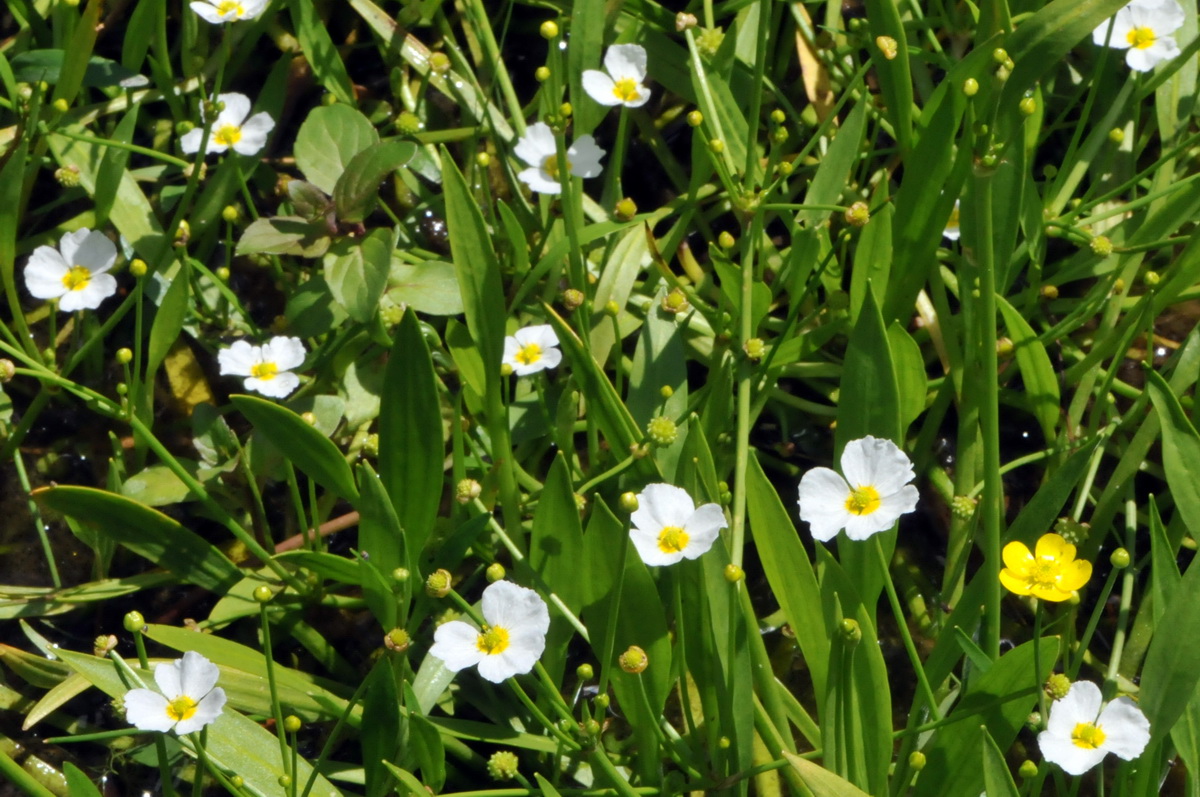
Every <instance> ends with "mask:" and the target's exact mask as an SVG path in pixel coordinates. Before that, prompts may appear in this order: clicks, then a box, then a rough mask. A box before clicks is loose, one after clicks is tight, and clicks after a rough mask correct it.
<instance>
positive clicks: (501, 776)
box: [487, 23, 553, 780]
mask: <svg viewBox="0 0 1200 797" xmlns="http://www.w3.org/2000/svg"><path fill="white" fill-rule="evenodd" d="M551 24H553V23H551ZM543 27H545V26H543ZM518 763H519V761H518V760H517V754H516V753H514V752H513V751H511V750H497V751H496V752H494V753H492V757H491V758H489V759H488V762H487V771H488V775H490V776H491V778H492V780H512V779H513V778H515V777H516V776H517V764H518Z"/></svg>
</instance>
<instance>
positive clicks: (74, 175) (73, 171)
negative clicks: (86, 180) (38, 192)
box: [54, 165, 79, 188]
mask: <svg viewBox="0 0 1200 797" xmlns="http://www.w3.org/2000/svg"><path fill="white" fill-rule="evenodd" d="M54 179H55V180H57V181H58V184H59V185H61V186H62V187H63V188H74V187H76V186H77V185H79V167H78V166H74V165H72V166H63V167H62V168H59V169H55V170H54Z"/></svg>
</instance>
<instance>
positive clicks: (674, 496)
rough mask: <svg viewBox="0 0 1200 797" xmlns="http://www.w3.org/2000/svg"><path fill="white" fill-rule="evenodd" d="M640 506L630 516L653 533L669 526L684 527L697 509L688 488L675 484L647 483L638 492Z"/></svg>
mask: <svg viewBox="0 0 1200 797" xmlns="http://www.w3.org/2000/svg"><path fill="white" fill-rule="evenodd" d="M637 499H638V508H637V509H636V510H635V511H634V513H633V514H632V515H631V516H630V520H631V521H632V522H633V525H635V526H637V527H638V528H640V529H642V530H643V531H645V532H647V533H649V534H653V535H654V538H655V539H656V540H657V539H658V535H659V533H661V532H662V530H663V529H664V528H665V527H667V526H675V527H676V528H683V527H684V525H685V524H686V523H687V522H688V519H689V518H690V517H691V516H692V513H693V512H695V511H696V504H695V502H694V501H692V497H691V496H690V495H688V493H687V490H685V489H683V488H682V487H676V486H675V485H673V484H647V485H646V486H645V487H644V488H643V489H642V491H641V492H640V493H638V497H637Z"/></svg>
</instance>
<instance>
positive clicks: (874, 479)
mask: <svg viewBox="0 0 1200 797" xmlns="http://www.w3.org/2000/svg"><path fill="white" fill-rule="evenodd" d="M842 475H843V476H845V477H846V481H847V482H849V484H850V486H851V487H859V486H868V485H869V486H871V487H874V488H875V489H876V490H877V491H878V492H879V494H880V495H881V496H884V495H891V494H892V493H895V492H898V491H899V490H900V488H901V487H903V486H904V485H905V484H908V483H909V482H910V481H912V480H913V478H914V477H915V474H914V473H913V468H912V460H910V459H909V458H908V456H907V455H906V454H905V453H904V452H903V451H901V450H900V448H899V446H897V445H896V444H895V443H893V442H892V441H891V440H887V439H883V438H878V437H870V436H868V437H864V438H862V439H859V440H851V441H850V442H849V443H847V444H846V450H845V451H843V452H842Z"/></svg>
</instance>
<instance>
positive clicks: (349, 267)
mask: <svg viewBox="0 0 1200 797" xmlns="http://www.w3.org/2000/svg"><path fill="white" fill-rule="evenodd" d="M322 262H323V263H324V266H325V281H326V282H327V283H328V284H329V291H330V293H332V294H333V298H334V300H335V301H336V302H337V303H338V304H340V305H341V306H342V307H343V308H345V310H346V313H347V315H349V316H350V317H351V318H353V319H354V320H355V321H358V322H359V323H362V324H365V323H367V322H368V321H370V320H371V317H372V316H374V315H375V311H376V309H377V308H378V307H379V297H380V296H382V295H383V288H384V286H385V285H386V284H387V278H388V268H389V266H390V265H391V262H392V236H391V235H390V234H389V233H388V231H387V230H383V229H380V230H374V231H372V232H371V234H370V235H368V236H366V237H365V238H362V239H359V240H355V239H353V238H342V239H340V240H338V241H337V242H336V243H334V244H333V246H331V247H330V248H329V251H328V252H326V253H325V257H324V259H323V261H322Z"/></svg>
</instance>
